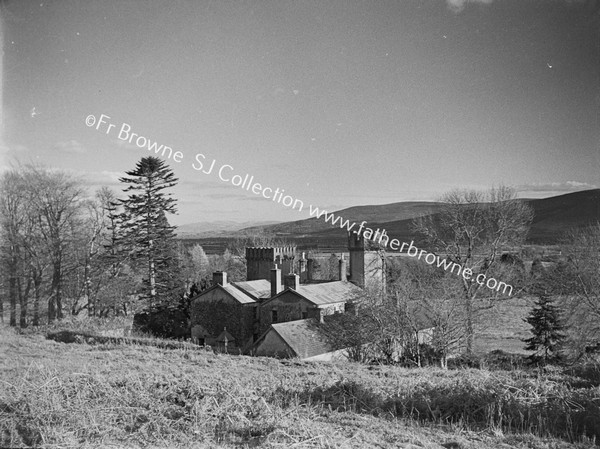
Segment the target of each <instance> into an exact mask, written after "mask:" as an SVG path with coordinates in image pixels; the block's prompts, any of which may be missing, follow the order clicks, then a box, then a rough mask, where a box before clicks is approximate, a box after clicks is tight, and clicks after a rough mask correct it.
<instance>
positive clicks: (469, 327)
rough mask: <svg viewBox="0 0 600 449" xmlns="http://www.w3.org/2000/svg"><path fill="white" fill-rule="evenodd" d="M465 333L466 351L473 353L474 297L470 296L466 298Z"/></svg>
mask: <svg viewBox="0 0 600 449" xmlns="http://www.w3.org/2000/svg"><path fill="white" fill-rule="evenodd" d="M465 312H466V317H465V335H466V353H467V354H469V355H470V354H472V353H473V340H474V331H473V299H472V298H470V297H467V298H466V304H465Z"/></svg>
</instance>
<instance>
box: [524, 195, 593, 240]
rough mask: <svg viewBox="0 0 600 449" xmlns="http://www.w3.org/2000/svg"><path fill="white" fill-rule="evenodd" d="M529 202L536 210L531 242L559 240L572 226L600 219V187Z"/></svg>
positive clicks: (590, 223)
mask: <svg viewBox="0 0 600 449" xmlns="http://www.w3.org/2000/svg"><path fill="white" fill-rule="evenodd" d="M527 202H528V203H529V205H530V206H531V207H533V209H534V211H535V215H534V218H533V223H532V224H531V229H530V231H529V237H528V240H529V241H530V242H531V243H556V242H558V241H559V240H560V239H561V238H562V237H564V236H565V233H566V232H567V231H568V230H569V229H571V228H579V227H583V226H588V225H592V224H596V223H598V222H599V221H600V189H594V190H584V191H581V192H574V193H567V194H566V195H560V196H553V197H551V198H544V199H539V200H527Z"/></svg>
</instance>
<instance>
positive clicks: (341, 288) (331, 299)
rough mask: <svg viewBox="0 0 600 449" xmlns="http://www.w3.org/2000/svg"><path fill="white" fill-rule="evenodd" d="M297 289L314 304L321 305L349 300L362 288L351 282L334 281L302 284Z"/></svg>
mask: <svg viewBox="0 0 600 449" xmlns="http://www.w3.org/2000/svg"><path fill="white" fill-rule="evenodd" d="M295 291H296V293H298V294H300V295H301V296H303V297H304V298H306V299H308V300H309V301H310V302H312V303H313V304H315V305H318V306H319V305H326V304H333V303H337V302H347V301H348V300H349V299H352V297H353V296H355V295H356V294H358V293H360V292H361V291H362V290H361V289H360V288H359V287H357V286H356V285H354V284H352V283H351V282H347V281H334V282H325V283H323V284H307V285H300V286H299V287H298V289H297V290H295Z"/></svg>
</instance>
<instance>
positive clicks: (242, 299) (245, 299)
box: [192, 284, 256, 304]
mask: <svg viewBox="0 0 600 449" xmlns="http://www.w3.org/2000/svg"><path fill="white" fill-rule="evenodd" d="M216 289H220V290H224V291H225V292H226V293H228V294H229V296H231V297H232V298H233V299H235V300H236V301H237V302H239V303H240V304H253V303H255V302H256V301H255V300H254V298H252V297H251V296H250V295H248V294H247V293H244V292H243V291H241V290H239V289H237V288H235V287H234V286H233V285H232V284H227V285H225V286H222V285H221V284H216V285H213V286H212V287H210V288H209V289H207V290H204V291H202V292H200V293H198V294H197V295H196V296H194V297H193V298H192V302H193V301H195V300H197V299H198V298H201V297H202V296H204V295H206V294H207V293H209V292H212V291H213V290H216Z"/></svg>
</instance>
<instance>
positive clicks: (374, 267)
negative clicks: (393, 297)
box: [348, 232, 386, 292]
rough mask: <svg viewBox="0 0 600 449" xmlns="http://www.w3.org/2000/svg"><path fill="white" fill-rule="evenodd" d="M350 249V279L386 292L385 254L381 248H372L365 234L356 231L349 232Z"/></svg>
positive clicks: (369, 287) (360, 284)
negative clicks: (365, 238) (364, 236)
mask: <svg viewBox="0 0 600 449" xmlns="http://www.w3.org/2000/svg"><path fill="white" fill-rule="evenodd" d="M373 246H375V247H376V245H373ZM348 251H349V253H350V279H349V281H350V282H352V283H354V284H355V285H357V286H359V287H361V288H368V289H372V290H374V291H380V292H385V289H386V277H385V254H383V253H382V252H381V251H379V250H371V241H370V240H369V241H367V242H365V240H364V238H363V236H362V235H359V234H357V233H356V232H349V233H348Z"/></svg>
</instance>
